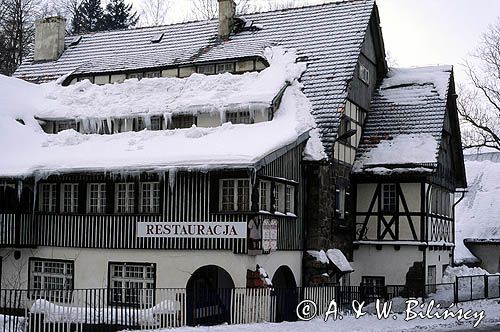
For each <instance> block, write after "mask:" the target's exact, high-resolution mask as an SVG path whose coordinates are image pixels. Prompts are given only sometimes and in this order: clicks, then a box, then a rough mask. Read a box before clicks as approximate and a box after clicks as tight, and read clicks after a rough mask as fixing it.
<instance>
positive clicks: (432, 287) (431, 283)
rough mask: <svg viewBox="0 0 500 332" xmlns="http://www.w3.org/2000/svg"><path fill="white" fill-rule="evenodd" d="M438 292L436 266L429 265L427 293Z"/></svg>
mask: <svg viewBox="0 0 500 332" xmlns="http://www.w3.org/2000/svg"><path fill="white" fill-rule="evenodd" d="M435 292H436V265H429V267H428V268H427V289H426V293H435Z"/></svg>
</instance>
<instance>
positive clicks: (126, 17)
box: [104, 0, 139, 30]
mask: <svg viewBox="0 0 500 332" xmlns="http://www.w3.org/2000/svg"><path fill="white" fill-rule="evenodd" d="M138 20H139V16H138V15H137V12H132V5H131V4H129V5H127V4H126V3H125V1H124V0H110V1H109V2H108V4H107V5H106V13H105V14H104V22H105V26H106V29H107V30H116V29H126V28H128V27H129V26H134V25H135V24H136V23H137V21H138Z"/></svg>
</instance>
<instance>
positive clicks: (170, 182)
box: [168, 168, 177, 191]
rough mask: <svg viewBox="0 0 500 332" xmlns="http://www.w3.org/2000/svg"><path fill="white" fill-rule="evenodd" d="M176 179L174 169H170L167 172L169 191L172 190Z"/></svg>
mask: <svg viewBox="0 0 500 332" xmlns="http://www.w3.org/2000/svg"><path fill="white" fill-rule="evenodd" d="M176 177H177V170H176V169H175V168H171V169H170V170H169V172H168V186H169V188H170V191H173V190H174V186H175V179H176Z"/></svg>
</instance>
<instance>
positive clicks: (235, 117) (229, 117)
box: [226, 111, 253, 124]
mask: <svg viewBox="0 0 500 332" xmlns="http://www.w3.org/2000/svg"><path fill="white" fill-rule="evenodd" d="M226 122H231V123H232V124H239V123H245V124H251V123H252V122H253V121H252V118H251V117H250V112H249V111H238V112H226Z"/></svg>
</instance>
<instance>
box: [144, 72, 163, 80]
mask: <svg viewBox="0 0 500 332" xmlns="http://www.w3.org/2000/svg"><path fill="white" fill-rule="evenodd" d="M146 77H147V78H155V77H161V73H160V72H159V71H150V72H147V73H146Z"/></svg>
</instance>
